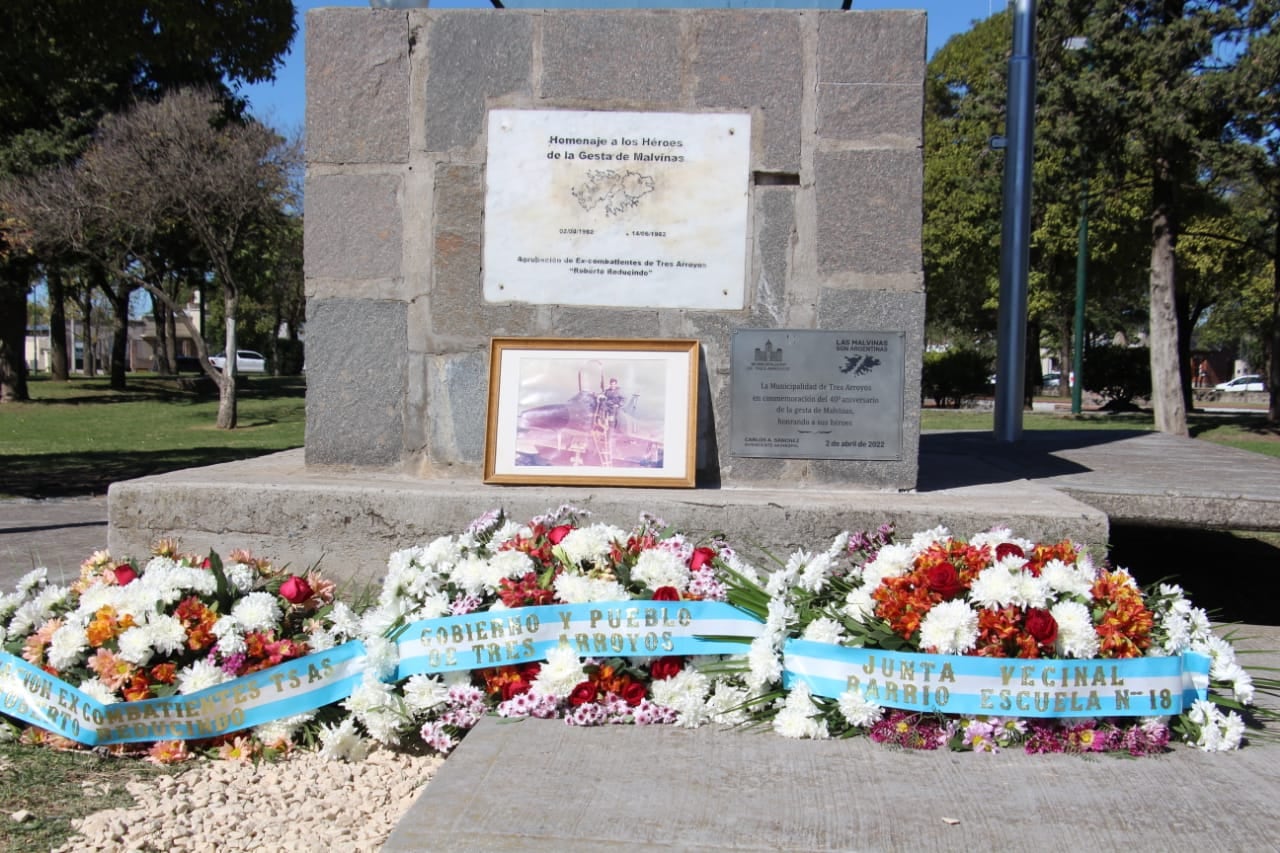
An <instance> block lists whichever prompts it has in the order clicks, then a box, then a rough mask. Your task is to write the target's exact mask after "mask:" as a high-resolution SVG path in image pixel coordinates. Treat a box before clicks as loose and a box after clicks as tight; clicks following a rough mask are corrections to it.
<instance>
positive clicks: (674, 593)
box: [653, 586, 680, 601]
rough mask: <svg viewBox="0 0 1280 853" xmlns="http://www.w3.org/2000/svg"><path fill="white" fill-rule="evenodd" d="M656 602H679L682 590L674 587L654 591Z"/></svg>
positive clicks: (664, 587) (659, 588)
mask: <svg viewBox="0 0 1280 853" xmlns="http://www.w3.org/2000/svg"><path fill="white" fill-rule="evenodd" d="M653 600H654V601H679V600H680V590H678V589H676V588H675V587H674V586H660V587H658V588H657V589H655V590H654V591H653Z"/></svg>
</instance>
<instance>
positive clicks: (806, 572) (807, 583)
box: [796, 554, 831, 593]
mask: <svg viewBox="0 0 1280 853" xmlns="http://www.w3.org/2000/svg"><path fill="white" fill-rule="evenodd" d="M830 571H831V555H830V554H814V555H813V556H811V557H810V558H809V560H808V562H806V563H805V564H804V568H802V569H801V570H800V574H799V577H797V578H796V584H797V585H798V586H799V587H800V588H801V589H803V590H805V591H806V592H815V593H816V592H821V591H822V589H823V587H825V586H826V585H827V574H828V573H829V572H830Z"/></svg>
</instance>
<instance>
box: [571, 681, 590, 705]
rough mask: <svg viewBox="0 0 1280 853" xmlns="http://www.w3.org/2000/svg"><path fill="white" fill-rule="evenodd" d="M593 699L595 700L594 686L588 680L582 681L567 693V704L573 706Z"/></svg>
mask: <svg viewBox="0 0 1280 853" xmlns="http://www.w3.org/2000/svg"><path fill="white" fill-rule="evenodd" d="M594 701H596V686H595V685H594V684H592V683H591V682H590V681H583V682H582V683H580V684H579V685H578V686H577V687H575V688H573V692H571V693H570V694H569V704H570V705H572V706H573V707H575V708H577V707H578V706H580V705H585V704H587V703H588V702H594Z"/></svg>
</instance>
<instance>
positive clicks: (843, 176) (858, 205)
mask: <svg viewBox="0 0 1280 853" xmlns="http://www.w3.org/2000/svg"><path fill="white" fill-rule="evenodd" d="M923 173H924V164H923V161H922V159H921V156H920V152H919V151H894V150H880V151H825V152H819V153H818V154H816V155H815V157H814V191H815V192H816V194H817V203H818V235H817V240H818V272H819V274H821V275H833V274H838V273H847V272H851V273H900V272H906V273H914V272H918V271H919V269H920V266H921V245H920V232H921V227H922V214H921V211H922V209H923V208H922V206H921V205H922V202H923V195H922V193H923V184H924V174H923Z"/></svg>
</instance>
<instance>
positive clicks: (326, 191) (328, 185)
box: [302, 172, 404, 280]
mask: <svg viewBox="0 0 1280 853" xmlns="http://www.w3.org/2000/svg"><path fill="white" fill-rule="evenodd" d="M399 195H400V176H399V175H386V174H317V173H314V172H313V173H311V174H309V175H308V176H307V216H306V220H305V222H304V223H303V229H304V233H303V253H302V254H303V263H304V264H305V266H306V272H307V278H308V279H313V278H320V279H351V280H361V279H387V278H396V277H399V275H400V262H401V256H402V252H403V248H404V247H403V234H402V228H401V221H400V200H399Z"/></svg>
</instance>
